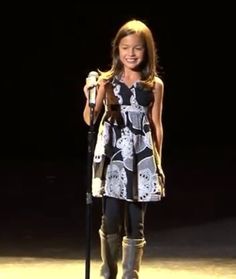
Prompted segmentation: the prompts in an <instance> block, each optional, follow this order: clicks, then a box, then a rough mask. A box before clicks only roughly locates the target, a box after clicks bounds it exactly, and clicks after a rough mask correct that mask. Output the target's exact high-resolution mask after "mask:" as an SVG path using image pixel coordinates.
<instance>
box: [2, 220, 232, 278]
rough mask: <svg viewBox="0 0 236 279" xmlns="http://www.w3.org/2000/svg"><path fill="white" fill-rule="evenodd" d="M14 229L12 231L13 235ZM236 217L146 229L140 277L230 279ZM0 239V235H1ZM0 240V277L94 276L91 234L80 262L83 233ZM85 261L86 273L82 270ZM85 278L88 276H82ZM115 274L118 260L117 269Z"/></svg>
mask: <svg viewBox="0 0 236 279" xmlns="http://www.w3.org/2000/svg"><path fill="white" fill-rule="evenodd" d="M17 233H18V235H17ZM235 235H236V218H227V219H222V220H217V221H211V222H210V221H209V222H208V223H204V224H198V225H191V226H184V225H183V226H180V227H178V228H166V229H161V230H159V231H154V230H148V231H147V245H146V248H145V252H144V258H143V263H142V266H141V270H140V278H158V279H172V278H173V279H178V278H181V279H185V278H186V279H187V278H188V279H189V278H191V279H208V278H217V279H218V278H219V279H234V278H236V238H235ZM4 239H5V240H4ZM4 239H2V240H4V241H2V243H1V247H2V248H1V252H0V279H42V278H44V279H80V278H86V277H85V276H86V274H87V276H89V278H94V279H95V278H99V266H100V258H99V240H98V238H97V237H96V233H95V232H94V234H93V235H92V239H91V242H92V248H91V254H90V257H91V258H90V260H89V261H88V258H87V261H86V257H85V254H86V251H87V250H86V247H87V246H86V243H85V242H84V238H83V236H81V237H79V236H76V235H75V234H73V233H71V234H69V233H68V231H67V232H65V231H64V233H61V234H58V233H57V234H54V235H53V232H51V234H50V233H48V234H46V233H45V234H44V237H42V234H41V237H39V235H38V236H37V235H36V234H35V235H34V234H33V233H32V232H31V233H30V232H29V231H28V233H26V232H25V234H24V235H23V234H22V235H21V234H19V230H18V231H17V230H16V235H15V238H12V237H7V236H6V235H5V237H4ZM86 263H87V264H89V265H88V266H89V269H88V270H89V273H88V272H87V273H86V274H85V266H86ZM87 278H88V277H87ZM117 278H121V263H120V262H119V274H118V277H117Z"/></svg>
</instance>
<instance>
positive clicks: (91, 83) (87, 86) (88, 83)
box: [83, 77, 98, 99]
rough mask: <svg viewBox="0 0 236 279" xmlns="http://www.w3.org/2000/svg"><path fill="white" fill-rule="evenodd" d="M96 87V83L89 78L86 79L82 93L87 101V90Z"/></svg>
mask: <svg viewBox="0 0 236 279" xmlns="http://www.w3.org/2000/svg"><path fill="white" fill-rule="evenodd" d="M97 85H98V83H97V81H95V80H94V79H91V78H89V77H87V78H86V83H85V85H84V88H83V91H84V94H85V97H86V98H87V99H88V97H89V89H91V88H93V87H95V86H97Z"/></svg>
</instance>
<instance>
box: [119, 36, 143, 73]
mask: <svg viewBox="0 0 236 279" xmlns="http://www.w3.org/2000/svg"><path fill="white" fill-rule="evenodd" d="M144 53H145V46H144V41H143V40H142V38H141V37H140V36H139V35H138V34H131V35H128V36H126V37H124V38H122V39H121V40H120V44H119V58H120V61H121V62H122V63H123V65H124V67H125V68H128V69H132V70H133V69H136V68H137V67H138V66H139V65H140V64H141V62H142V61H143V59H144Z"/></svg>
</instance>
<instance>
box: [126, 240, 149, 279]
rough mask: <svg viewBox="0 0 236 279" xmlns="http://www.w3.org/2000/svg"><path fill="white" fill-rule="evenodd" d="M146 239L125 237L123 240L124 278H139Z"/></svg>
mask: <svg viewBox="0 0 236 279" xmlns="http://www.w3.org/2000/svg"><path fill="white" fill-rule="evenodd" d="M145 243H146V241H145V240H144V239H130V238H127V237H124V238H123V242H122V268H123V275H122V279H138V278H139V269H140V265H141V261H142V256H143V249H144V245H145Z"/></svg>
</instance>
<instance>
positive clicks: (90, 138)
mask: <svg viewBox="0 0 236 279" xmlns="http://www.w3.org/2000/svg"><path fill="white" fill-rule="evenodd" d="M94 107H95V105H93V104H90V126H89V132H88V163H87V166H88V172H87V173H88V179H87V181H88V184H87V192H86V243H87V249H86V265H85V279H89V278H90V255H91V252H90V251H91V232H92V203H93V201H92V174H93V172H92V165H93V155H94V147H95V127H94Z"/></svg>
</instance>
